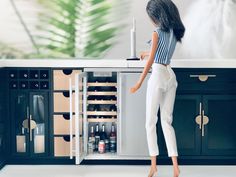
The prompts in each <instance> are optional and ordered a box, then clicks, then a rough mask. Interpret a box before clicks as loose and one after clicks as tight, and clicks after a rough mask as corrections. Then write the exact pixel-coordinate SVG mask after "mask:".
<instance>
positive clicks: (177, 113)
mask: <svg viewBox="0 0 236 177" xmlns="http://www.w3.org/2000/svg"><path fill="white" fill-rule="evenodd" d="M235 72H236V70H235V69H176V76H177V81H178V88H177V94H176V100H175V107H174V112H173V123H172V125H173V127H174V128H175V133H176V137H177V146H178V152H179V156H180V157H181V159H208V160H209V159H216V158H217V159H231V160H233V159H234V160H236V128H235V125H236V115H235V108H236V79H235V77H234V75H235ZM158 134H159V136H158V141H159V144H160V146H161V150H160V152H161V155H164V156H166V155H167V151H166V146H165V140H164V137H163V134H162V130H161V126H160V124H159V125H158ZM216 163H217V162H216ZM219 163H220V162H219ZM233 163H235V161H234V162H233Z"/></svg>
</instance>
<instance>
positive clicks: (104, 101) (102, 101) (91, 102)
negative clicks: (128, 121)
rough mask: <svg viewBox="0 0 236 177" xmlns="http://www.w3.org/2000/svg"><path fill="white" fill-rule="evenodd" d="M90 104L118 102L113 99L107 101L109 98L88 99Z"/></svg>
mask: <svg viewBox="0 0 236 177" xmlns="http://www.w3.org/2000/svg"><path fill="white" fill-rule="evenodd" d="M87 103H88V104H117V101H116V100H114V101H113V100H112V101H109V100H108V101H107V100H88V101H87Z"/></svg>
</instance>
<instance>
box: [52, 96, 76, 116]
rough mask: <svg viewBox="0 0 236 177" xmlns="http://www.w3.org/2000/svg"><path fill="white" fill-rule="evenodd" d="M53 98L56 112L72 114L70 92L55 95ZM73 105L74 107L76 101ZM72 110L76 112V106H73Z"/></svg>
mask: <svg viewBox="0 0 236 177" xmlns="http://www.w3.org/2000/svg"><path fill="white" fill-rule="evenodd" d="M73 95H74V94H73ZM53 98H54V112H70V97H69V92H57V93H53ZM72 104H73V105H74V99H73V102H72ZM72 110H73V112H74V110H75V108H74V106H72Z"/></svg>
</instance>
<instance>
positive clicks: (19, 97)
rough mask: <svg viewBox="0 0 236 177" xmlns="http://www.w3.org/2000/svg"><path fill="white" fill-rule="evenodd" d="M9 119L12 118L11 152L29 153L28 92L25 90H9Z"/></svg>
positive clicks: (22, 154)
mask: <svg viewBox="0 0 236 177" xmlns="http://www.w3.org/2000/svg"><path fill="white" fill-rule="evenodd" d="M10 103H11V105H10V106H11V120H12V134H13V137H12V140H13V141H12V144H13V146H12V147H13V149H12V152H13V154H17V155H21V156H26V155H29V144H28V143H27V142H28V140H29V136H28V135H29V134H28V133H29V131H28V126H29V125H28V116H29V106H28V94H27V93H26V92H17V91H16V92H13V91H12V92H11V98H10Z"/></svg>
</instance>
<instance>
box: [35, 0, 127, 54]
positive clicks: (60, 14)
mask: <svg viewBox="0 0 236 177" xmlns="http://www.w3.org/2000/svg"><path fill="white" fill-rule="evenodd" d="M39 1H40V3H41V4H43V5H45V7H46V6H47V7H48V12H49V13H47V14H45V13H43V14H40V15H39V19H40V25H38V26H37V27H38V29H40V30H41V31H42V32H43V34H42V35H40V36H35V38H37V41H38V42H37V46H38V48H39V49H40V53H41V54H43V55H44V56H45V57H60V58H65V57H73V58H74V57H92V58H94V57H102V56H103V55H104V54H105V53H106V52H107V50H108V49H109V48H110V47H111V46H112V45H113V44H114V42H115V40H114V37H115V36H116V35H117V33H118V32H119V29H120V28H121V27H122V24H118V23H117V21H116V20H118V19H119V18H120V15H119V14H122V12H121V11H117V12H116V11H115V10H116V9H118V8H119V7H120V6H122V5H124V4H125V3H123V2H122V1H123V0H120V1H117V0H51V1H45V0H39ZM118 2H119V3H118ZM119 10H120V9H119Z"/></svg>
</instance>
